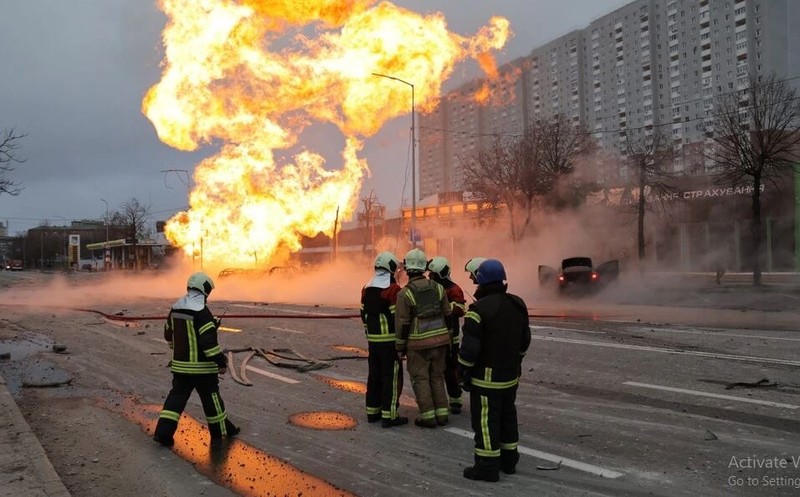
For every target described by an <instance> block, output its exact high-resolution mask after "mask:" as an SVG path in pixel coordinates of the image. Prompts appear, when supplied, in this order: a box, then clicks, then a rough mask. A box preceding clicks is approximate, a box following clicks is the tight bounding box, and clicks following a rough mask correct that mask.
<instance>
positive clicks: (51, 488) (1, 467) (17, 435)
mask: <svg viewBox="0 0 800 497" xmlns="http://www.w3.org/2000/svg"><path fill="white" fill-rule="evenodd" d="M0 416H1V417H2V421H0V497H6V496H7V497H12V496H14V497H17V496H21V495H24V496H26V497H69V495H70V493H69V492H68V491H67V488H66V487H65V486H64V484H63V483H62V481H61V478H60V477H59V476H58V473H56V471H55V469H53V465H52V464H50V460H49V459H48V458H47V454H46V453H45V451H44V449H43V448H42V445H41V444H40V443H39V440H37V438H36V435H35V434H34V433H33V431H31V428H30V426H29V425H28V422H27V421H25V418H24V417H23V416H22V413H21V412H20V410H19V407H18V406H17V403H16V401H15V400H14V398H13V397H12V396H11V393H10V392H9V391H8V388H7V387H6V381H5V379H4V378H3V377H2V376H0Z"/></svg>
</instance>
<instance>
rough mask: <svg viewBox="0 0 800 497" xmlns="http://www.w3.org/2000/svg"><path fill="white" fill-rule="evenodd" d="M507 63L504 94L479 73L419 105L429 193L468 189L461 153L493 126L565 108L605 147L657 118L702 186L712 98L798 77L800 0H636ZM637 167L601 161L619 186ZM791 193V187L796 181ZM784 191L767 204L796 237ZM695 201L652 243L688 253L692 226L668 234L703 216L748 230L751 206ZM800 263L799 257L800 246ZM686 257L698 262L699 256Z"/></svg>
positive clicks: (500, 82) (667, 254) (616, 146)
mask: <svg viewBox="0 0 800 497" xmlns="http://www.w3.org/2000/svg"><path fill="white" fill-rule="evenodd" d="M500 73H501V77H500V78H498V79H497V80H495V81H494V82H493V83H492V85H493V87H492V88H491V90H492V91H493V92H495V93H496V94H499V95H505V94H507V93H513V95H514V96H513V98H509V97H506V96H503V97H502V98H496V99H493V100H492V99H490V100H489V102H478V101H476V99H475V98H474V94H475V92H476V91H477V89H478V88H480V86H481V84H482V82H479V81H473V82H470V83H468V84H466V85H464V86H463V87H461V88H459V89H457V90H456V91H453V92H451V93H449V94H448V95H446V96H445V97H444V98H442V101H441V105H440V106H439V108H438V109H437V111H436V112H435V113H433V114H429V115H423V116H421V117H420V120H419V122H420V133H419V140H420V142H419V152H420V157H419V168H420V176H419V177H420V184H419V192H420V196H421V198H425V197H428V196H431V195H435V194H441V193H442V192H449V191H460V190H463V173H462V167H461V161H460V158H461V157H462V156H464V155H467V154H470V153H473V152H474V151H475V150H477V149H478V148H480V147H481V146H485V145H487V144H488V143H489V140H492V139H493V137H495V136H498V135H505V136H513V135H515V134H522V133H523V132H524V130H525V126H526V124H527V123H528V122H530V120H532V119H544V118H548V117H552V116H555V115H557V114H562V115H564V116H566V117H567V118H569V119H571V120H572V121H573V122H575V123H576V124H579V125H580V126H582V127H583V129H585V130H587V132H589V133H591V135H592V136H593V138H594V139H595V140H597V142H598V143H599V144H600V145H601V146H602V147H603V148H605V149H607V150H609V151H612V152H615V153H624V152H625V150H626V140H627V139H628V137H629V136H631V131H633V130H635V131H637V132H641V133H651V132H653V131H652V130H653V129H659V130H660V131H661V132H663V133H666V134H667V135H668V136H669V137H670V138H671V140H672V142H673V145H674V147H675V149H676V150H678V151H683V153H679V154H676V157H675V158H674V159H673V164H672V166H671V167H672V170H673V171H674V172H675V173H678V174H681V175H685V176H686V177H687V178H690V179H691V182H692V183H693V184H694V185H695V187H696V188H698V189H701V190H702V189H704V188H706V187H708V188H711V187H713V185H712V184H711V181H712V180H711V177H710V176H709V175H710V174H711V173H713V170H712V169H711V165H709V164H706V163H703V162H702V161H701V160H699V159H698V158H697V154H693V153H692V150H693V147H699V146H701V144H702V143H703V141H704V140H705V133H706V130H707V127H708V126H710V124H711V119H712V117H711V116H712V114H713V107H714V101H715V99H716V98H717V97H718V96H719V95H722V94H726V93H732V92H736V91H739V90H743V89H746V88H747V86H748V84H749V81H750V79H751V78H754V77H758V76H761V75H773V74H774V75H775V76H776V78H777V79H779V80H786V81H789V82H790V84H792V85H793V86H794V87H795V88H800V2H797V1H793V0H635V1H632V2H630V3H628V4H626V5H624V6H623V7H621V8H618V9H616V10H614V11H612V12H610V13H608V14H606V15H604V16H602V17H600V18H598V19H595V20H593V21H591V22H589V24H588V25H587V26H586V27H585V28H584V29H580V30H575V31H571V32H569V33H567V34H565V35H563V36H561V37H559V38H557V39H554V40H552V41H550V42H549V43H546V44H544V45H542V46H540V47H537V48H535V49H533V50H532V51H531V52H530V54H528V55H527V56H525V57H522V58H520V59H518V60H515V61H513V62H512V63H509V64H506V65H505V66H502V67H501V68H500ZM503 76H506V77H503ZM510 76H514V77H510ZM629 175H630V172H629V171H628V170H627V169H626V165H625V162H624V161H622V160H619V161H616V162H615V163H614V164H612V166H611V167H607V166H606V167H604V170H603V171H601V172H599V176H598V179H599V180H600V181H602V182H604V183H605V184H606V185H609V186H613V185H615V184H624V183H626V181H627V180H628V178H629ZM787 181H789V183H790V184H791V183H793V181H791V179H789V178H787ZM704 184H705V185H706V186H704ZM783 194H784V195H789V196H792V195H793V192H792V191H789V192H783ZM784 200H785V199H782V198H781V199H779V198H775V199H774V200H772V202H773V203H774V204H775V205H776V206H782V208H781V209H777V210H775V211H770V214H771V215H773V216H776V217H774V218H772V220H771V221H770V222H775V223H781V226H784V228H783V231H786V230H789V231H792V230H791V226H795V232H796V236H795V237H794V239H797V238H798V236H800V228H798V223H797V220H796V219H795V218H796V216H795V215H794V210H795V209H791V208H788V209H787V208H786V207H787V206H790V205H791V204H792V203H791V202H790V203H789V204H786V203H785V202H784ZM691 202H694V204H693V205H694V206H692V205H689V206H688V208H686V209H683V211H685V214H684V216H683V219H682V220H681V219H678V220H673V221H672V222H674V223H677V224H674V225H672V226H662V227H660V228H659V229H657V231H658V233H653V234H652V242H651V243H652V245H653V246H654V247H655V246H658V247H662V249H661V250H662V252H663V253H664V254H663V257H664V258H666V259H676V258H679V259H681V260H684V259H686V260H687V261H688V259H687V258H686V257H685V254H687V253H689V252H692V251H695V252H697V251H701V250H699V249H697V247H695V246H688V245H687V242H686V237H683V239H681V240H678V239H666V238H669V237H673V238H674V236H673V235H669V233H673V234H674V233H675V232H681V230H683V231H685V230H687V229H688V228H687V226H688V224H687V223H693V224H692V226H699V228H698V229H699V230H700V232H703V233H707V232H708V226H709V224H703V223H712V224H713V223H716V224H719V223H722V225H723V226H725V225H726V223H728V224H730V227H727V228H726V227H723V228H720V230H721V231H725V230H728V231H730V232H734V231H740V230H741V228H740V226H744V225H746V223H747V221H746V216H747V215H748V212H747V211H748V210H747V208H744V209H740V208H738V207H737V208H736V209H734V210H736V211H737V212H739V218H738V219H735V220H734V219H730V220H725V219H719V218H718V217H719V216H724V215H725V214H724V212H728V213H730V212H732V210H730V209H726V210H725V211H723V212H721V213H719V214H714V216H717V217H715V218H714V219H705V220H704V219H703V217H702V216H698V214H697V213H700V212H717V210H716V209H714V208H712V206H711V204H708V205H706V204H707V203H708V202H713V200H709V199H706V198H693V199H691ZM735 202H739V203H742V204H743V205H746V204H747V202H748V197H747V195H739V196H738V197H736V199H735ZM737 205H738V204H737ZM786 211H788V212H786ZM781 212H785V217H784V218H780V216H781ZM681 223H684V224H683V225H681ZM697 223H700V224H699V225H698V224H697ZM737 223H738V224H737ZM742 223H745V224H742ZM734 225H735V226H734ZM704 226H705V227H704ZM728 228H730V229H728ZM734 228H735V230H734ZM692 229H694V228H692ZM665 237H666V238H665ZM698 238H699V239H700V242H698V243H701V244H703V245H705V251H706V252H708V251H710V250H711V249H712V248H711V247H710V245H709V242H708V241H707V240H708V238H709V237H708V236H705V235H703V236H701V237H698ZM732 243H733V244H734V245H736V246H735V247H734V248H732V249H731V250H733V251H736V254H742V253H745V252H746V251H747V249H746V247H745V245H746V243H747V237H746V236H742V237H738V235H737V237H736V239H735V240H733V241H732ZM782 243H784V245H785V244H786V243H789V244H790V245H792V246H791V247H783V248H784V249H785V250H788V251H789V252H791V253H794V254H798V253H800V251H799V250H797V248H796V246H797V245H800V244H797V243H796V242H795V241H794V240H791V241H790V242H787V241H786V239H785V237H784V240H783V241H782ZM681 254H684V255H681ZM726 257H728V256H726ZM731 257H732V258H734V259H735V260H736V262H735V263H734V264H733V265H734V266H735V267H736V268H738V269H746V267H745V266H746V263H745V262H744V258H743V257H742V256H741V255H735V257H734V256H731ZM731 257H728V258H731ZM695 260H697V258H695ZM787 260H789V259H787ZM790 262H791V261H790ZM790 262H787V264H789V263H790ZM794 264H795V265H797V264H800V259H798V258H797V256H796V257H795V263H794ZM681 265H682V266H683V267H685V268H689V267H690V266H691V267H693V266H694V265H695V263H693V262H691V261H688V262H686V263H683V262H681Z"/></svg>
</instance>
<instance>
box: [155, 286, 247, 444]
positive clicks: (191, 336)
mask: <svg viewBox="0 0 800 497" xmlns="http://www.w3.org/2000/svg"><path fill="white" fill-rule="evenodd" d="M213 289H214V282H213V281H212V280H211V278H209V276H208V275H207V274H205V273H194V274H192V275H191V276H190V277H189V280H188V281H187V282H186V291H187V292H186V295H185V296H183V297H182V298H181V299H179V300H178V301H177V302H175V304H173V306H172V308H171V309H170V311H169V315H168V316H167V322H166V323H165V324H164V339H165V340H166V341H167V343H168V344H169V347H170V348H171V349H172V360H171V361H170V369H171V370H172V389H171V390H170V391H169V394H168V395H167V399H166V400H165V401H164V408H163V410H162V411H161V414H159V416H158V423H157V424H156V429H155V434H154V435H153V439H154V440H155V441H156V442H158V443H160V444H161V445H165V446H168V447H169V446H172V445H173V444H174V443H175V440H174V439H173V435H174V434H175V431H176V430H177V429H178V420H180V417H181V413H182V412H183V410H184V408H186V402H187V401H188V400H189V397H190V396H191V395H192V391H194V390H197V393H198V395H200V402H201V403H202V404H203V412H204V413H205V415H206V420H207V422H208V431H209V433H210V434H211V448H212V449H215V448H219V447H220V446H221V445H222V438H223V437H232V436H234V435H236V434H238V433H239V428H238V427H237V426H235V425H234V424H233V423H231V421H230V420H229V419H228V416H227V413H226V411H225V403H224V402H222V397H220V395H219V377H218V376H217V375H222V374H225V372H226V370H227V366H228V361H227V360H226V359H225V355H223V353H222V349H220V346H219V342H218V341H217V328H219V325H220V320H219V319H218V318H215V317H214V316H213V315H212V314H211V311H210V310H209V309H208V307H207V306H206V301H207V300H208V296H209V295H210V294H211V291H212V290H213Z"/></svg>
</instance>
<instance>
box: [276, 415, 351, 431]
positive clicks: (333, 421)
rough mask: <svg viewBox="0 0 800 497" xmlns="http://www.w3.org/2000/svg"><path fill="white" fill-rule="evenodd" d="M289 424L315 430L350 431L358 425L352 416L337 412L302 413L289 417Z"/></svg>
mask: <svg viewBox="0 0 800 497" xmlns="http://www.w3.org/2000/svg"><path fill="white" fill-rule="evenodd" d="M289 422H290V423H292V424H293V425H295V426H300V427H302V428H312V429H314V430H349V429H352V428H355V427H356V425H358V422H357V421H356V420H355V418H353V417H352V416H348V415H347V414H344V413H341V412H335V411H316V412H300V413H297V414H292V415H291V416H289Z"/></svg>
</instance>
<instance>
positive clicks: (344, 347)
mask: <svg viewBox="0 0 800 497" xmlns="http://www.w3.org/2000/svg"><path fill="white" fill-rule="evenodd" d="M333 348H334V349H336V350H341V351H342V352H350V353H352V354H356V355H357V356H359V357H369V352H367V350H365V349H362V348H361V347H353V346H352V345H334V346H333Z"/></svg>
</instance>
